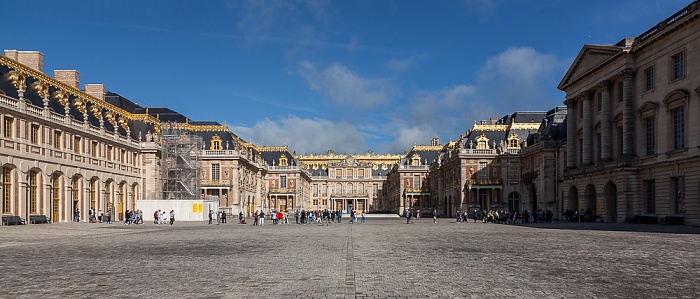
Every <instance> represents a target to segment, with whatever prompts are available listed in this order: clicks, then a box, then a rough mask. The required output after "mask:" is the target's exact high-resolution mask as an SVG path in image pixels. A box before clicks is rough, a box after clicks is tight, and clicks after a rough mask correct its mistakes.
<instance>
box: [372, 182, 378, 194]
mask: <svg viewBox="0 0 700 299" xmlns="http://www.w3.org/2000/svg"><path fill="white" fill-rule="evenodd" d="M373 190H374V195H377V194H379V184H374V187H373Z"/></svg>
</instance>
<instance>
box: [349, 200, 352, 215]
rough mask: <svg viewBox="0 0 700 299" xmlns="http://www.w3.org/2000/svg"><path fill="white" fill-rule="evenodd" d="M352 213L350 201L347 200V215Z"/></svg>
mask: <svg viewBox="0 0 700 299" xmlns="http://www.w3.org/2000/svg"><path fill="white" fill-rule="evenodd" d="M350 213H352V199H349V200H348V215H350Z"/></svg>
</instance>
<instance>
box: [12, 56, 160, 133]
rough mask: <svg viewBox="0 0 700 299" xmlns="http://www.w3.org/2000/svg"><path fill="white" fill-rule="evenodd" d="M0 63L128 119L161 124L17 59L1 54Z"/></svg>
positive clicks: (155, 119)
mask: <svg viewBox="0 0 700 299" xmlns="http://www.w3.org/2000/svg"><path fill="white" fill-rule="evenodd" d="M0 64H2V65H5V66H7V67H9V68H11V69H13V70H15V71H18V72H20V73H22V74H25V75H29V76H31V77H34V78H35V79H37V80H39V81H40V82H43V83H45V84H48V85H50V86H53V87H55V88H57V89H59V90H61V91H63V92H67V93H69V94H72V95H73V96H75V97H76V98H79V99H82V100H86V101H88V102H89V103H91V104H93V105H96V106H98V107H100V108H102V109H105V110H107V111H109V112H113V113H116V114H119V115H121V116H123V117H126V118H127V119H128V120H132V121H133V120H138V121H143V122H145V123H150V124H154V125H156V126H160V121H159V120H158V119H157V118H155V117H153V116H150V115H147V114H134V113H130V112H127V111H126V110H123V109H121V108H119V107H117V106H114V105H112V104H110V103H108V102H106V101H103V100H102V99H98V98H97V97H94V96H92V95H89V94H87V93H85V92H83V91H82V90H79V89H77V88H75V87H73V86H70V85H68V84H65V83H63V82H61V81H58V80H56V79H54V78H52V77H50V76H47V75H46V74H44V73H42V72H40V71H37V70H35V69H33V68H30V67H28V66H26V65H24V64H21V63H19V62H17V61H15V60H12V59H10V58H8V57H7V56H4V55H0Z"/></svg>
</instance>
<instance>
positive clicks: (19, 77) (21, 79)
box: [0, 55, 27, 91]
mask: <svg viewBox="0 0 700 299" xmlns="http://www.w3.org/2000/svg"><path fill="white" fill-rule="evenodd" d="M1 58H2V55H0V59H1ZM10 80H11V81H12V86H14V87H15V88H17V89H18V90H21V91H25V90H26V89H27V83H26V82H27V76H26V75H24V74H23V73H20V72H18V71H10Z"/></svg>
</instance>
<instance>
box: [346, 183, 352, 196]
mask: <svg viewBox="0 0 700 299" xmlns="http://www.w3.org/2000/svg"><path fill="white" fill-rule="evenodd" d="M345 187H346V189H345V194H352V187H353V185H352V183H348V184H347V185H346V186H345Z"/></svg>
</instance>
